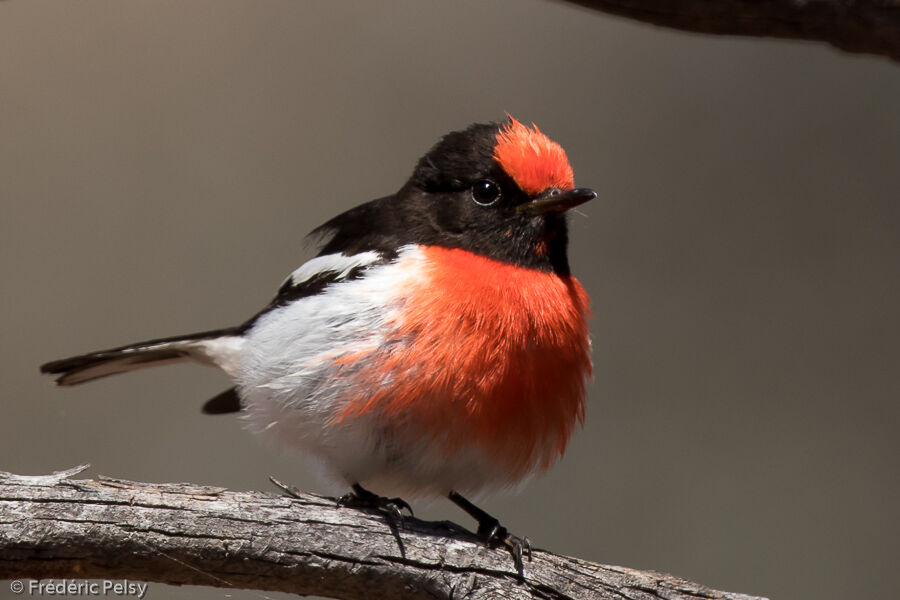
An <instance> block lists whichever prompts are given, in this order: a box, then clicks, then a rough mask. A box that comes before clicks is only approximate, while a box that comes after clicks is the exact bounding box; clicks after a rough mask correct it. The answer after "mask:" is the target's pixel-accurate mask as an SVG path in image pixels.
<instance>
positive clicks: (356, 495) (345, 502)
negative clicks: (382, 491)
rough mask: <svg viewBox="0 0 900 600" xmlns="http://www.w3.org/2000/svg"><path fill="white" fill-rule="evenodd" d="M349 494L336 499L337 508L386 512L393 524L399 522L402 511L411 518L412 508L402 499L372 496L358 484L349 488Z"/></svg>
mask: <svg viewBox="0 0 900 600" xmlns="http://www.w3.org/2000/svg"><path fill="white" fill-rule="evenodd" d="M351 488H352V490H353V491H351V492H348V493H346V494H344V495H343V496H341V497H340V498H339V499H338V506H350V507H353V508H377V509H379V510H384V511H386V512H387V513H388V514H389V515H390V516H391V517H392V518H393V519H394V521H395V522H399V521H400V520H401V519H402V518H403V512H402V510H403V509H406V510H408V511H409V516H411V517H412V516H413V510H412V507H411V506H410V505H409V503H407V502H406V500H404V499H403V498H385V497H384V496H379V495H378V494H373V493H372V492H370V491H369V490H367V489H366V488H364V487H363V486H361V485H359V484H358V483H354V484H353V485H352V486H351Z"/></svg>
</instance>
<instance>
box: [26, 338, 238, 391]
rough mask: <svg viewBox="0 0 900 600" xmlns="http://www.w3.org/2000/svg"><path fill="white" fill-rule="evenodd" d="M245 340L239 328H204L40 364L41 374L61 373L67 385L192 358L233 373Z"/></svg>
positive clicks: (61, 377) (58, 378)
mask: <svg viewBox="0 0 900 600" xmlns="http://www.w3.org/2000/svg"><path fill="white" fill-rule="evenodd" d="M242 343H243V338H242V337H241V336H240V330H239V329H238V328H234V329H218V330H215V331H204V332H202V333H193V334H190V335H184V336H178V337H171V338H161V339H157V340H149V341H146V342H139V343H137V344H130V345H128V346H120V347H118V348H111V349H109V350H101V351H99V352H90V353H88V354H81V355H79V356H72V357H70V358H63V359H61V360H54V361H51V362H48V363H46V364H44V365H41V373H46V374H49V375H58V376H59V377H57V378H56V383H57V385H63V386H68V385H76V384H79V383H84V382H86V381H92V380H94V379H99V378H101V377H108V376H109V375H115V374H117V373H126V372H128V371H134V370H136V369H142V368H145V367H155V366H160V365H164V364H171V363H177V362H185V361H193V362H199V363H201V364H207V365H214V366H217V367H219V368H221V369H222V370H223V371H225V372H226V373H228V374H229V375H234V372H235V369H236V366H237V360H238V356H239V352H240V347H241V344H242Z"/></svg>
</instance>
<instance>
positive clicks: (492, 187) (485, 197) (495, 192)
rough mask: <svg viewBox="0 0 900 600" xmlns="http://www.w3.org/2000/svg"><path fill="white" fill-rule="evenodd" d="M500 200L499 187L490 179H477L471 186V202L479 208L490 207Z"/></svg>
mask: <svg viewBox="0 0 900 600" xmlns="http://www.w3.org/2000/svg"><path fill="white" fill-rule="evenodd" d="M499 199H500V186H499V185H497V184H496V183H494V182H493V181H491V180H490V179H479V180H478V181H476V182H475V184H474V185H473V186H472V200H474V201H475V203H476V204H480V205H481V206H490V205H491V204H493V203H494V202H496V201H497V200H499Z"/></svg>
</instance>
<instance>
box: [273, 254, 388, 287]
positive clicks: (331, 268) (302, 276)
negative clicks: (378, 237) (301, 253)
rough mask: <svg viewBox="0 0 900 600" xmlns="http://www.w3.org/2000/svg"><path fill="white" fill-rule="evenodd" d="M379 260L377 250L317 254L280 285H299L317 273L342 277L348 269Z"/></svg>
mask: <svg viewBox="0 0 900 600" xmlns="http://www.w3.org/2000/svg"><path fill="white" fill-rule="evenodd" d="M379 260H381V255H380V254H378V253H377V252H373V251H369V252H360V253H359V254H353V255H351V256H347V255H346V254H341V253H338V254H326V255H325V256H317V257H316V258H313V259H310V260H308V261H306V262H305V263H303V264H302V265H301V266H300V267H299V268H297V270H295V271H294V272H293V273H291V274H290V275H288V276H287V278H286V279H285V280H284V282H283V283H282V285H284V284H285V283H287V282H290V283H291V285H300V284H301V283H303V282H304V281H306V280H308V279H310V278H312V277H314V276H315V275H317V274H319V273H329V272H330V273H337V277H338V279H343V278H344V277H346V276H347V275H349V274H350V271H352V270H353V269H356V268H357V267H365V266H367V265H371V264H372V263H375V262H378V261H379Z"/></svg>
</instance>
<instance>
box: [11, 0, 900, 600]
mask: <svg viewBox="0 0 900 600" xmlns="http://www.w3.org/2000/svg"><path fill="white" fill-rule="evenodd" d="M506 111H508V112H510V113H511V114H513V115H515V116H516V117H517V118H519V119H520V120H523V121H534V122H536V123H537V124H538V125H539V126H540V127H541V128H542V130H544V131H546V132H547V133H548V134H549V135H550V136H551V137H553V138H554V139H556V140H557V141H559V142H560V143H562V144H563V146H564V147H565V148H566V149H567V151H568V153H569V156H570V159H571V162H572V164H573V166H574V168H575V174H576V181H577V183H578V184H579V185H584V186H592V187H594V188H596V189H597V190H598V192H599V193H600V200H598V201H596V202H594V203H592V204H590V205H587V206H585V207H584V208H583V209H582V212H583V213H584V215H574V218H573V219H572V229H573V232H572V247H571V258H572V262H573V268H574V270H575V272H576V274H577V275H578V276H579V277H580V279H581V280H582V282H583V283H584V284H585V286H586V287H587V289H588V291H589V293H590V294H591V297H592V299H593V306H594V312H595V314H596V317H595V320H594V322H593V327H592V332H593V339H594V360H595V363H596V380H595V382H594V383H593V385H592V387H591V389H590V401H589V409H588V420H587V424H586V426H585V428H584V430H583V431H582V432H581V433H580V434H579V435H578V436H577V438H576V439H575V441H574V443H573V444H572V446H571V449H570V451H569V453H568V455H567V456H566V458H565V460H564V461H563V462H562V463H560V464H559V465H558V466H557V467H556V468H555V469H554V470H553V471H552V472H551V473H550V474H549V475H548V476H547V477H545V478H544V479H542V480H539V481H536V482H534V483H533V484H532V485H530V486H529V487H528V488H527V489H526V490H525V491H524V492H522V493H520V494H519V495H514V496H505V497H504V496H498V497H493V498H491V499H490V500H489V501H487V502H486V503H485V506H486V508H488V509H489V510H490V511H492V512H495V513H496V514H498V515H499V516H500V517H501V518H502V520H504V522H505V523H506V524H507V525H508V526H509V527H510V528H511V529H512V530H513V531H516V532H520V533H522V534H527V535H528V536H530V537H531V539H532V540H533V541H534V542H535V544H536V545H537V546H539V547H544V548H548V549H551V550H553V551H556V552H560V553H565V554H572V555H577V556H580V557H583V558H586V559H590V560H595V561H600V562H604V563H613V564H620V565H627V566H630V567H635V568H643V569H657V570H661V571H667V572H671V573H674V574H677V575H680V576H684V577H688V578H692V579H695V580H697V581H700V582H702V583H705V584H708V585H711V586H714V587H718V588H721V589H727V590H731V591H741V592H746V593H753V594H760V595H766V596H770V597H772V598H773V599H774V598H783V599H787V598H816V599H838V598H848V597H871V598H886V597H890V596H891V595H892V594H893V593H895V592H896V585H895V579H896V577H895V576H896V568H897V562H898V557H900V542H898V535H900V528H898V514H897V508H898V506H900V483H898V482H900V479H898V442H897V431H898V424H900V403H898V398H900V368H898V364H900V341H898V339H900V314H898V307H900V235H898V232H900V162H898V159H900V65H898V64H896V63H890V62H888V61H886V60H884V59H878V58H864V57H855V56H849V55H844V54H840V53H838V52H836V51H834V50H832V49H830V48H827V47H826V46H824V45H821V44H810V43H792V42H774V41H761V40H743V39H730V38H712V37H704V36H698V35H690V34H685V33H679V32H673V31H668V30H663V29H656V28H652V27H648V26H644V25H639V24H635V23H632V22H628V21H624V20H621V19H617V18H611V17H607V16H604V15H601V14H597V13H593V12H589V11H586V10H582V9H578V8H573V7H570V6H567V5H563V4H557V3H553V2H546V1H543V0H505V1H500V0H496V1H494V2H479V1H477V0H469V1H465V2H463V1H456V2H423V1H422V0H402V1H399V0H398V1H391V2H378V3H375V2H373V3H362V2H355V3H349V2H334V1H330V2H324V1H321V2H288V1H270V0H266V1H263V0H258V1H255V2H247V1H244V2H238V1H232V0H216V1H213V0H208V1H194V2H183V1H174V0H153V1H140V2H116V1H113V0H106V1H99V0H82V1H80V2H67V1H63V0H56V1H40V2H39V1H31V2H23V1H15V0H13V1H8V2H2V3H0V202H2V208H3V211H2V215H3V218H2V220H0V281H2V294H0V332H2V338H3V344H2V348H0V358H2V361H0V369H2V384H0V394H2V402H3V404H2V418H0V457H2V459H0V470H6V471H13V472H16V473H22V474H41V473H48V472H50V471H53V470H57V469H63V468H67V467H71V466H73V465H75V464H78V463H83V462H90V463H91V464H92V465H93V468H92V469H91V471H89V472H88V475H91V474H96V473H102V474H106V475H110V476H115V477H121V478H127V479H135V480H147V481H193V482H198V483H205V484H215V485H224V486H229V487H231V488H235V489H258V490H269V491H273V492H274V489H273V488H272V487H271V486H270V485H269V483H268V482H267V478H266V477H267V475H269V474H274V475H276V476H278V477H279V478H281V479H283V480H287V481H291V482H294V483H295V484H297V485H298V486H300V487H302V488H305V489H309V490H312V491H316V490H322V487H321V486H320V485H319V484H318V483H317V482H316V481H315V480H314V479H313V478H312V476H311V475H310V472H309V471H307V470H305V468H304V467H303V466H302V465H301V464H299V463H298V462H297V461H295V460H293V459H288V458H286V457H280V456H278V455H276V454H275V453H273V452H271V451H269V450H268V449H267V448H265V447H263V446H261V445H260V444H259V443H257V441H256V440H255V439H253V438H252V437H251V436H250V435H249V434H248V433H246V432H244V431H242V430H241V425H240V423H239V421H238V420H237V419H234V418H229V417H219V418H213V417H204V416H202V415H201V414H200V406H201V405H202V403H203V402H204V401H205V400H206V399H207V398H209V397H210V396H212V395H214V394H215V393H217V392H219V391H221V390H222V389H224V388H225V387H226V386H227V385H228V384H227V382H226V380H225V378H224V376H222V375H221V374H219V373H218V372H215V371H213V370H210V369H203V368H200V367H191V366H178V367H171V368H168V369H162V370H148V371H144V372H139V373H135V374H131V375H128V376H123V377H117V378H112V379H107V380H103V381H99V382H97V383H94V384H91V385H87V386H84V387H78V388H74V389H56V388H54V386H53V385H52V383H51V381H50V380H49V379H44V378H41V377H40V376H39V375H38V371H37V367H38V365H39V364H40V363H42V362H44V361H46V360H49V359H55V358H60V357H64V356H67V355H71V354H75V353H81V352H85V351H89V350H96V349H101V348H105V347H110V346H116V345H120V344H124V343H128V342H133V341H137V340H141V339H145V338H152V337H158V336H165V335H172V334H178V333H185V332H190V331H196V330H202V329H207V328H215V327H219V326H224V325H230V324H234V323H238V322H240V321H242V320H243V319H245V318H246V317H248V316H249V315H251V314H252V313H253V312H254V311H256V310H257V309H258V308H259V307H261V306H262V305H263V304H264V303H265V302H267V301H268V300H269V298H270V297H271V296H272V294H274V292H275V289H276V288H277V286H278V284H279V282H280V281H281V280H282V278H283V277H284V276H285V275H286V274H287V273H289V272H290V271H291V270H293V269H294V268H295V267H296V266H298V265H299V264H300V263H301V262H302V261H303V260H304V259H305V258H308V257H309V256H310V250H309V248H305V247H304V244H303V236H304V235H305V233H306V232H307V231H309V230H310V229H311V228H313V227H314V226H316V225H317V224H319V223H321V222H322V221H324V220H325V219H327V218H328V217H329V216H331V215H334V214H335V213H337V212H338V211H341V210H344V209H346V208H349V207H351V206H353V205H355V204H358V203H360V202H363V201H366V200H369V199H371V198H374V197H377V196H380V195H384V194H388V193H391V192H393V191H395V190H396V189H397V188H398V187H399V186H400V185H401V184H402V183H403V181H404V180H405V178H406V177H407V176H408V175H409V173H410V172H411V170H412V167H413V164H414V162H415V160H416V159H417V158H418V157H419V156H420V155H421V154H422V153H423V152H424V151H425V150H426V149H427V148H428V147H429V146H430V145H431V144H432V143H434V142H435V141H436V140H437V138H438V137H439V136H440V135H441V134H443V133H445V132H447V131H450V130H453V129H458V128H461V127H464V126H466V125H468V124H469V123H471V122H474V121H486V120H493V119H500V118H503V116H504V114H505V112H506ZM419 508H421V507H417V509H419ZM419 512H420V513H421V514H422V515H424V516H426V517H433V518H451V519H453V520H455V521H457V522H460V523H462V524H465V525H471V523H470V522H469V520H468V519H467V518H466V517H465V515H463V514H462V513H461V512H460V511H458V510H457V509H455V507H452V506H449V503H447V502H436V503H434V504H433V505H432V506H430V507H427V508H424V509H421V510H419ZM4 594H9V592H8V587H7V586H6V585H3V586H0V597H5V596H4ZM266 596H270V597H274V596H278V595H273V594H260V593H255V592H244V591H235V590H215V589H202V588H167V587H166V586H162V585H159V584H153V585H151V587H150V592H149V596H148V597H149V598H151V599H153V598H157V599H158V598H210V599H215V598H226V597H227V598H260V597H266Z"/></svg>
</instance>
